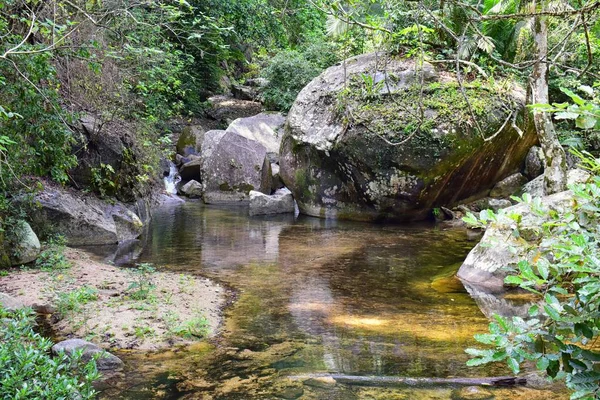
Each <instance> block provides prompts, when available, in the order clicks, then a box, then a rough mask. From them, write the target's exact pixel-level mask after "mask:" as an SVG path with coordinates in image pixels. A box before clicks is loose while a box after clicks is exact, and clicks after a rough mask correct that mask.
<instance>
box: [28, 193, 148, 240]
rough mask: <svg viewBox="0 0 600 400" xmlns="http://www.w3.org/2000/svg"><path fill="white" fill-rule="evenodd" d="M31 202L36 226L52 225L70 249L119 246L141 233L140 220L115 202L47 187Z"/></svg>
mask: <svg viewBox="0 0 600 400" xmlns="http://www.w3.org/2000/svg"><path fill="white" fill-rule="evenodd" d="M35 201H36V202H37V203H38V204H39V205H40V209H36V210H34V212H33V217H34V222H35V223H36V225H37V224H39V225H40V226H42V225H44V226H48V225H52V226H54V227H55V228H56V231H57V232H58V233H60V234H61V235H64V236H65V238H66V239H67V243H68V244H69V245H72V246H85V245H102V244H115V243H120V242H124V241H128V240H131V239H135V238H137V237H138V236H139V235H141V233H142V231H143V227H144V224H143V223H142V221H141V220H140V218H139V217H138V216H137V215H136V214H135V213H134V212H133V211H131V210H129V209H128V208H127V207H126V206H125V205H124V204H123V203H120V202H117V201H116V202H114V204H108V203H106V202H104V201H102V200H100V199H98V198H96V197H94V196H90V195H82V194H81V193H77V194H74V193H72V192H71V191H68V190H64V189H59V188H49V187H47V188H45V189H44V190H43V191H42V192H41V193H39V194H38V195H36V197H35Z"/></svg>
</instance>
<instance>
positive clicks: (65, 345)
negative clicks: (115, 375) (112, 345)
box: [52, 339, 123, 371]
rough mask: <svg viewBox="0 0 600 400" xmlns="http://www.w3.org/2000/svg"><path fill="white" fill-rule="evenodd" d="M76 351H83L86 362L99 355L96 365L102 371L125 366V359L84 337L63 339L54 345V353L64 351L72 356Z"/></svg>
mask: <svg viewBox="0 0 600 400" xmlns="http://www.w3.org/2000/svg"><path fill="white" fill-rule="evenodd" d="M76 351H81V352H82V354H81V358H82V360H83V361H84V362H88V361H89V360H91V359H92V357H94V356H96V355H98V359H97V360H96V365H97V367H98V370H100V371H114V370H117V369H120V368H122V367H123V361H122V360H121V359H120V358H119V357H117V356H115V355H113V354H111V353H109V352H107V351H106V350H103V349H101V348H100V347H98V346H96V345H95V344H93V343H90V342H86V341H85V340H82V339H68V340H63V341H62V342H58V343H56V344H55V345H54V346H52V353H54V354H60V353H61V352H64V353H65V354H67V355H68V356H71V355H73V353H75V352H76Z"/></svg>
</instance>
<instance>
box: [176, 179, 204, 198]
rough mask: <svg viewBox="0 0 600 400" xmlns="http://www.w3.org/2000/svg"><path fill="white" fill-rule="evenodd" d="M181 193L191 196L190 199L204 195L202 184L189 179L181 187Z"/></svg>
mask: <svg viewBox="0 0 600 400" xmlns="http://www.w3.org/2000/svg"><path fill="white" fill-rule="evenodd" d="M180 190H181V193H183V194H184V195H186V196H187V197H189V198H190V199H197V198H200V197H202V185H201V184H200V183H198V182H196V181H194V180H191V181H189V182H188V183H186V184H185V185H183V186H182V187H181V189H180Z"/></svg>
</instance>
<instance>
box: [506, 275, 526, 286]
mask: <svg viewBox="0 0 600 400" xmlns="http://www.w3.org/2000/svg"><path fill="white" fill-rule="evenodd" d="M504 283H506V284H509V285H520V284H522V283H523V278H521V277H520V276H518V275H509V276H507V277H506V278H504Z"/></svg>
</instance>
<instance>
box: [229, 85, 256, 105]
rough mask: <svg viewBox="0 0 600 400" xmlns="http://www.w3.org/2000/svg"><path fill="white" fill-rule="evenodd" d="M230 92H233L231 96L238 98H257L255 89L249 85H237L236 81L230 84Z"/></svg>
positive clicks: (251, 99)
mask: <svg viewBox="0 0 600 400" xmlns="http://www.w3.org/2000/svg"><path fill="white" fill-rule="evenodd" d="M231 93H232V94H233V97H234V98H236V99H238V100H249V101H254V100H256V99H257V98H258V92H257V91H256V89H254V88H252V87H250V86H244V85H239V84H237V83H234V84H232V85H231Z"/></svg>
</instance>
